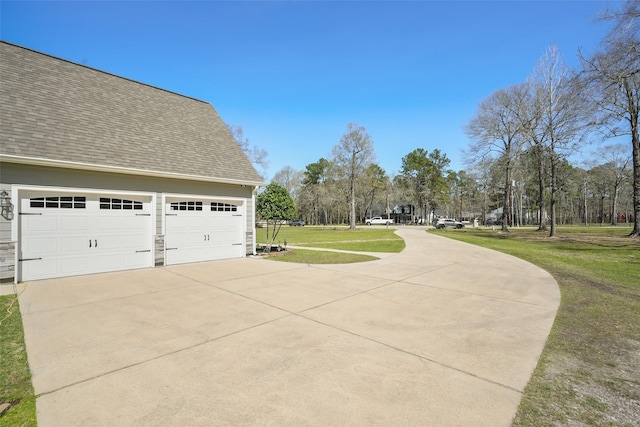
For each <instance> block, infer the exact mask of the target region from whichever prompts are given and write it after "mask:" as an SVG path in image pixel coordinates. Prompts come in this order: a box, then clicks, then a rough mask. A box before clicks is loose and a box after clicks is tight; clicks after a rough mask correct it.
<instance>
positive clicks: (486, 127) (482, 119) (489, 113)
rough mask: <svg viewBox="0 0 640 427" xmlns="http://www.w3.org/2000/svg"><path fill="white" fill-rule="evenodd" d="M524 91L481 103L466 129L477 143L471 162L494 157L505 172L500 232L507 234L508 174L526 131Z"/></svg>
mask: <svg viewBox="0 0 640 427" xmlns="http://www.w3.org/2000/svg"><path fill="white" fill-rule="evenodd" d="M526 94H527V87H526V85H524V84H520V85H515V86H510V87H508V88H506V89H499V90H498V91H496V92H494V93H493V94H492V95H491V96H489V98H487V99H485V100H484V101H482V102H481V103H480V105H479V107H478V112H477V113H476V115H475V116H474V117H473V118H472V119H471V121H470V122H469V124H468V125H467V126H466V127H465V132H466V133H467V135H469V136H470V137H471V138H472V139H474V140H475V141H476V142H475V144H473V145H472V146H471V147H470V148H469V151H468V155H470V156H472V158H476V159H483V158H485V157H492V156H493V157H495V158H496V160H497V161H498V162H499V164H500V166H501V167H502V169H503V170H504V188H503V191H504V197H503V209H502V231H505V232H507V231H509V228H508V224H507V220H508V217H509V212H510V209H511V204H510V199H511V198H510V194H511V185H512V183H511V180H512V177H511V171H512V167H513V161H514V159H515V157H516V156H518V155H519V153H520V149H521V147H522V143H523V137H524V134H525V129H524V128H523V127H522V123H521V120H520V117H519V114H520V109H521V106H522V103H523V99H524V98H525V97H526Z"/></svg>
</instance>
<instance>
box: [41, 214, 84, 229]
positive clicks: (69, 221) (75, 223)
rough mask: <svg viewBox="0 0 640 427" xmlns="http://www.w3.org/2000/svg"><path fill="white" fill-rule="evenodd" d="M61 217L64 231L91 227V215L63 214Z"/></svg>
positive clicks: (61, 226) (61, 227) (61, 225)
mask: <svg viewBox="0 0 640 427" xmlns="http://www.w3.org/2000/svg"><path fill="white" fill-rule="evenodd" d="M48 217H50V216H48ZM59 218H60V221H59V222H60V229H61V230H62V231H79V230H86V229H87V228H88V227H89V217H88V216H86V215H73V216H71V215H61V216H60V217H59Z"/></svg>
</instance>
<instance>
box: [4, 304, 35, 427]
mask: <svg viewBox="0 0 640 427" xmlns="http://www.w3.org/2000/svg"><path fill="white" fill-rule="evenodd" d="M0 344H1V345H0V404H1V403H9V404H10V405H11V407H10V408H9V409H8V410H7V411H6V412H5V413H4V414H3V415H2V416H0V426H3V427H4V426H7V427H9V426H11V427H14V426H15V427H21V426H25V427H26V426H35V425H37V421H36V398H35V396H34V394H33V387H32V385H31V372H30V371H29V363H28V362H27V350H26V348H25V345H24V338H23V331H22V318H21V316H20V310H19V307H18V302H17V300H16V296H15V295H6V296H0Z"/></svg>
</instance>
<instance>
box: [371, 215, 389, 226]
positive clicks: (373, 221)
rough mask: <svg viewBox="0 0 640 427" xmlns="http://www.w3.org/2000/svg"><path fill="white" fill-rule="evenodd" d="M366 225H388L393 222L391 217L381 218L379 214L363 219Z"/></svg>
mask: <svg viewBox="0 0 640 427" xmlns="http://www.w3.org/2000/svg"><path fill="white" fill-rule="evenodd" d="M364 223H365V224H366V225H376V224H384V225H389V224H393V219H392V218H382V217H381V216H374V217H373V218H369V219H366V220H365V221H364Z"/></svg>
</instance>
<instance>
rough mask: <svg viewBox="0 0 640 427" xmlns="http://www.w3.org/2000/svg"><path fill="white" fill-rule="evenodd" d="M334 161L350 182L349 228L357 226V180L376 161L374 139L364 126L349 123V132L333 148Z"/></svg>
mask: <svg viewBox="0 0 640 427" xmlns="http://www.w3.org/2000/svg"><path fill="white" fill-rule="evenodd" d="M332 156H333V163H334V164H335V165H336V166H337V167H338V168H339V169H340V170H341V171H343V174H344V176H345V178H346V179H347V182H348V183H349V195H348V198H349V205H350V214H349V228H350V229H354V228H356V180H357V179H358V177H360V176H361V175H362V174H364V170H365V169H366V168H367V167H368V166H369V165H370V164H371V163H373V162H374V161H375V154H374V150H373V141H372V140H371V137H370V136H369V134H368V133H367V131H366V130H365V128H364V127H363V126H359V125H357V124H355V123H349V124H348V125H347V132H346V133H345V134H344V135H342V138H340V142H339V143H338V144H337V145H335V146H334V147H333V150H332Z"/></svg>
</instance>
